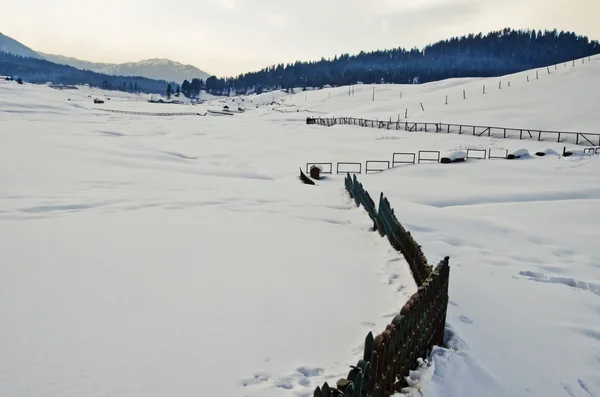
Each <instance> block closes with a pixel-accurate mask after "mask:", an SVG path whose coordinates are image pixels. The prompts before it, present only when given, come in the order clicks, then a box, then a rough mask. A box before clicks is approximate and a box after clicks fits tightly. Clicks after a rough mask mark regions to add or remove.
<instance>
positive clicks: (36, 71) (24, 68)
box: [0, 51, 167, 93]
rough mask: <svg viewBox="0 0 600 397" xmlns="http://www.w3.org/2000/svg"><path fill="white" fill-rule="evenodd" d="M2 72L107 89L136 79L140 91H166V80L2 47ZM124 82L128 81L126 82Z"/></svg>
mask: <svg viewBox="0 0 600 397" xmlns="http://www.w3.org/2000/svg"><path fill="white" fill-rule="evenodd" d="M0 75H2V76H18V77H20V78H21V79H22V80H23V81H27V82H30V83H34V84H39V83H45V82H47V81H51V82H53V83H55V84H64V85H83V84H89V85H90V87H101V88H102V89H105V90H112V89H122V90H125V91H126V90H127V89H126V87H127V86H129V83H130V82H133V83H135V84H134V85H135V86H137V91H139V92H148V93H164V92H165V85H166V84H167V82H166V81H162V80H153V79H148V78H145V77H123V76H111V75H107V74H102V73H96V72H92V71H89V70H81V69H77V68H74V67H72V66H67V65H60V64H57V63H53V62H50V61H47V60H43V59H38V58H29V57H22V56H18V55H14V54H9V53H6V52H1V51H0ZM123 83H125V84H126V85H125V86H124V85H123ZM142 87H143V88H142Z"/></svg>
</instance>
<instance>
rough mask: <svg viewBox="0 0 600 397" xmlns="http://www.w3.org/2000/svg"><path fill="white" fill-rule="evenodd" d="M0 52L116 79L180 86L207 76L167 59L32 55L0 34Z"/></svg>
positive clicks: (25, 47)
mask: <svg viewBox="0 0 600 397" xmlns="http://www.w3.org/2000/svg"><path fill="white" fill-rule="evenodd" d="M0 52H7V53H11V54H15V55H20V56H24V57H31V58H41V59H45V60H47V61H50V62H54V63H59V64H62V65H69V66H73V67H75V68H77V69H84V70H91V71H93V72H97V73H103V74H109V75H116V76H141V77H146V78H149V79H155V80H166V81H174V82H176V83H181V82H183V80H186V79H187V80H190V81H191V80H192V79H193V78H198V79H204V80H206V79H207V78H208V77H210V76H211V75H210V74H208V73H206V72H204V71H202V70H200V69H198V68H197V67H195V66H192V65H184V64H182V63H179V62H175V61H171V60H169V59H157V58H154V59H147V60H143V61H139V62H128V63H121V64H113V63H96V62H89V61H83V60H81V59H77V58H71V57H66V56H62V55H53V54H45V53H43V52H39V51H34V50H32V49H31V48H29V47H27V46H26V45H24V44H21V43H20V42H18V41H17V40H15V39H13V38H11V37H9V36H6V35H4V34H2V33H0Z"/></svg>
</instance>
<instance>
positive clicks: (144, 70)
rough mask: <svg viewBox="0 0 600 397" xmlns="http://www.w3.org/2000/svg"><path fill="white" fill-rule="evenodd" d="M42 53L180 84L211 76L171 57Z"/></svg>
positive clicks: (83, 66)
mask: <svg viewBox="0 0 600 397" xmlns="http://www.w3.org/2000/svg"><path fill="white" fill-rule="evenodd" d="M40 54H41V55H42V56H43V57H44V58H45V59H47V60H49V61H51V62H55V63H60V64H63V65H70V66H73V67H76V68H79V69H87V70H91V71H94V72H98V73H104V74H110V75H116V76H142V77H147V78H150V79H156V80H166V81H174V82H176V83H178V84H180V83H181V82H182V81H183V80H186V79H187V80H190V81H191V80H192V79H193V78H199V79H204V80H206V79H207V78H208V77H210V75H209V74H208V73H206V72H204V71H202V70H200V69H198V68H197V67H195V66H192V65H184V64H182V63H179V62H175V61H171V60H169V59H157V58H153V59H146V60H143V61H139V62H127V63H120V64H112V63H95V62H89V61H82V60H80V59H76V58H71V57H65V56H62V55H52V54H44V53H40Z"/></svg>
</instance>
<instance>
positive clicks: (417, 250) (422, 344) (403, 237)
mask: <svg viewBox="0 0 600 397" xmlns="http://www.w3.org/2000/svg"><path fill="white" fill-rule="evenodd" d="M344 183H345V186H346V190H347V191H348V193H349V194H350V197H351V198H353V199H354V201H355V202H356V204H357V205H358V206H360V205H362V206H363V208H364V209H365V210H366V211H367V213H368V214H369V217H370V218H371V219H372V220H373V222H374V229H375V230H377V231H379V233H380V234H381V235H382V236H387V237H388V239H389V241H390V243H391V244H392V246H393V247H394V248H395V249H397V250H398V251H400V252H402V254H403V256H404V258H405V259H406V261H407V262H408V263H409V266H410V268H411V272H412V275H413V277H414V279H415V282H416V284H417V286H418V291H417V292H415V293H414V294H413V295H412V296H411V298H410V299H409V300H408V302H406V303H405V304H404V305H403V306H402V309H401V310H400V312H399V314H398V315H397V316H395V317H394V319H393V320H392V321H391V324H389V325H388V326H387V327H386V328H385V330H384V331H383V332H382V333H381V334H379V335H377V336H374V335H373V333H372V332H369V334H368V335H367V337H366V338H365V347H364V353H363V358H362V359H361V360H359V361H358V363H357V365H355V366H351V368H352V369H351V370H350V372H349V373H348V376H347V377H346V378H343V379H340V380H338V381H337V383H336V385H335V387H333V386H330V385H329V384H328V383H327V382H325V384H324V385H323V386H322V387H317V388H316V389H315V391H314V397H347V396H350V397H383V396H386V397H387V396H390V395H391V394H393V393H394V392H395V391H397V390H399V389H400V388H401V387H403V386H405V385H406V381H405V378H406V376H408V375H409V372H410V371H411V370H412V369H414V368H415V367H416V366H417V359H418V358H424V357H427V356H429V354H430V353H431V349H432V348H433V346H436V345H437V346H440V345H442V344H443V342H444V328H445V324H446V311H447V308H448V283H449V279H450V265H449V258H448V257H445V258H444V259H443V260H442V261H441V262H440V263H439V264H438V265H437V266H436V268H435V269H434V268H433V267H432V266H430V265H428V264H427V259H426V258H425V255H424V254H423V251H422V250H421V246H420V245H419V244H417V242H416V241H415V240H414V238H413V237H412V236H411V234H410V232H408V231H407V230H406V229H404V227H403V226H402V224H400V222H399V221H398V219H397V218H396V216H395V215H394V210H393V209H392V208H391V206H390V203H389V201H388V200H387V198H385V197H384V195H383V193H381V195H380V197H379V209H378V210H376V209H375V203H374V202H373V200H372V198H371V196H370V195H369V193H368V192H367V191H366V190H365V189H364V187H363V185H362V184H361V183H360V182H359V181H358V180H357V179H356V175H354V176H352V177H351V176H350V174H347V175H346V178H345V181H344Z"/></svg>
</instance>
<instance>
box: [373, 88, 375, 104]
mask: <svg viewBox="0 0 600 397" xmlns="http://www.w3.org/2000/svg"><path fill="white" fill-rule="evenodd" d="M373 102H375V87H373Z"/></svg>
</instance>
